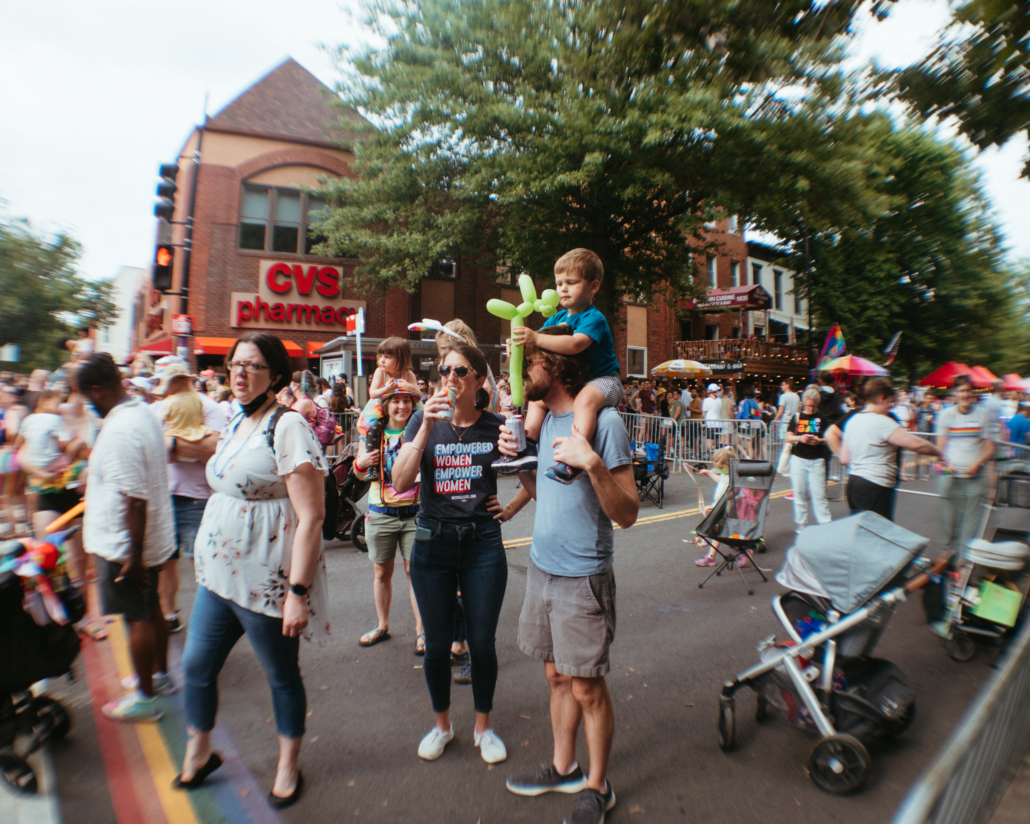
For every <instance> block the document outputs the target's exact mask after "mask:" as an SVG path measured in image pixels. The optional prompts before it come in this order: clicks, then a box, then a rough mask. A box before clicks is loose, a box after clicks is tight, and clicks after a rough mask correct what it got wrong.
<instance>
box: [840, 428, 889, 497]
mask: <svg viewBox="0 0 1030 824" xmlns="http://www.w3.org/2000/svg"><path fill="white" fill-rule="evenodd" d="M900 428H901V427H900V426H898V422H897V421H895V420H894V419H893V418H891V417H890V416H888V415H879V414H877V413H875V412H859V413H858V414H857V415H853V416H852V417H851V418H849V419H848V423H847V426H846V427H845V429H844V443H845V444H847V447H848V451H849V452H850V453H851V463H850V464H849V466H848V469H849V471H850V473H851V474H852V475H857V476H858V477H860V478H865V479H866V480H867V481H870V482H872V483H874V484H877V485H879V486H883V487H886V488H888V489H893V488H894V485H895V483H896V482H897V479H898V458H897V452H898V447H896V446H895V445H894V444H892V443H888V442H887V439H888V438H889V437H890V436H891V435H893V434H894V433H895V432H896V431H897V430H898V429H900Z"/></svg>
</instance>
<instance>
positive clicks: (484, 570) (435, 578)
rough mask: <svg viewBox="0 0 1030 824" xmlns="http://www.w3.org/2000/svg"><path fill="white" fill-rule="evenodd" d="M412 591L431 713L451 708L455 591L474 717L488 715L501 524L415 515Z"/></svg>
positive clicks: (504, 567)
mask: <svg viewBox="0 0 1030 824" xmlns="http://www.w3.org/2000/svg"><path fill="white" fill-rule="evenodd" d="M411 586H412V589H414V590H415V600H416V601H418V611H419V614H420V615H421V616H422V625H423V626H424V627H425V631H426V657H425V660H424V662H423V665H422V666H423V669H424V670H425V674H426V685H427V686H428V687H429V697H430V700H431V701H432V703H433V712H444V711H446V710H448V709H450V706H451V641H452V640H454V614H455V609H456V606H457V593H458V589H459V588H460V589H461V600H462V602H463V604H464V609H465V627H466V632H467V639H466V640H467V641H468V647H469V657H470V658H471V660H472V700H473V703H474V705H475V708H476V712H490V710H491V709H492V708H493V700H494V688H495V687H496V686H497V650H496V649H495V647H494V636H495V634H496V632H497V621H498V619H499V618H500V617H501V604H503V603H504V590H505V589H506V588H507V586H508V559H507V558H506V557H505V554H504V544H502V543H501V525H500V522H498V521H480V522H478V523H468V524H449V523H441V522H440V521H434V520H432V519H430V518H425V517H422V516H419V519H418V531H417V532H416V533H415V547H414V549H412V551H411Z"/></svg>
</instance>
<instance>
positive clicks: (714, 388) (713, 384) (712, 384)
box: [708, 383, 719, 392]
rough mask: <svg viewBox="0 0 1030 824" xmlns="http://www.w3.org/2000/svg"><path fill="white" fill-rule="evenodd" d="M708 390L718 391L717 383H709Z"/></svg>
mask: <svg viewBox="0 0 1030 824" xmlns="http://www.w3.org/2000/svg"><path fill="white" fill-rule="evenodd" d="M708 391H709V392H718V391H719V384H717V383H710V384H708Z"/></svg>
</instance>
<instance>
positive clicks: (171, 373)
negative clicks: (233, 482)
mask: <svg viewBox="0 0 1030 824" xmlns="http://www.w3.org/2000/svg"><path fill="white" fill-rule="evenodd" d="M157 367H158V370H157V379H158V383H157V386H156V387H155V388H154V394H155V395H158V396H161V397H166V396H167V395H170V394H174V393H175V392H179V391H186V392H196V390H195V389H194V388H193V377H192V376H191V375H190V374H189V367H188V366H187V364H186V361H184V360H183V359H182V358H178V357H175V356H174V355H172V356H169V357H167V358H161V360H159V361H158V362H157ZM196 395H197V397H199V398H200V402H201V404H202V405H203V407H204V425H205V426H207V427H208V429H211V430H213V432H212V434H210V435H208V436H207V437H206V438H204V439H203V440H200V441H193V442H191V441H186V440H180V439H177V438H170V437H166V438H165V444H166V446H167V450H168V451H167V455H168V489H169V490H170V491H171V494H172V512H173V514H174V517H175V551H174V552H173V553H172V555H171V557H170V558H169V559H168V560H167V561H165V563H164V566H163V567H162V568H161V576H160V578H161V580H160V584H159V585H158V595H159V597H160V601H161V612H162V614H163V615H164V617H165V620H166V621H167V622H168V631H169V632H178V631H179V630H181V629H182V627H183V624H182V622H181V621H180V620H179V610H178V608H177V607H176V596H177V595H178V592H179V556H180V554H181V555H183V556H185V557H186V558H189V559H190V563H191V564H192V561H193V543H194V541H196V539H197V530H198V529H199V528H200V521H201V519H202V518H203V517H204V508H205V507H206V506H207V499H208V498H210V497H211V487H209V486H208V485H207V475H206V471H207V470H206V467H207V462H208V460H209V459H210V458H211V456H212V455H214V454H215V447H216V446H217V445H218V433H219V432H221V431H222V430H223V429H224V428H225V424H226V420H225V413H224V412H223V411H222V407H221V406H219V404H218V403H216V402H215V401H213V400H212V399H211V398H210V397H208V396H207V395H205V394H204V393H203V392H196ZM164 404H165V401H164V400H159V401H158V402H157V403H154V404H153V405H152V406H151V407H150V411H151V412H153V413H154V415H155V416H157V419H158V421H160V422H161V425H162V427H167V423H166V422H165V420H164V417H163V416H162V412H163V411H164Z"/></svg>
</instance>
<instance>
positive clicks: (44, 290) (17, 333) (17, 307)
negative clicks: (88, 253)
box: [0, 220, 118, 371]
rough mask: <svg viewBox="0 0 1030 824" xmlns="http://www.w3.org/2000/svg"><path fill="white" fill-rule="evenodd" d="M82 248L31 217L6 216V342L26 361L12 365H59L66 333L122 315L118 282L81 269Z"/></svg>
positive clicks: (2, 249)
mask: <svg viewBox="0 0 1030 824" xmlns="http://www.w3.org/2000/svg"><path fill="white" fill-rule="evenodd" d="M80 251H81V250H80V247H79V244H78V243H77V242H76V241H75V240H73V239H72V238H71V237H69V236H68V235H66V234H58V235H56V236H55V237H52V238H47V237H44V236H43V235H42V234H40V233H39V232H37V231H35V230H34V229H33V227H32V226H31V225H30V224H29V223H28V222H27V221H10V220H3V221H0V307H2V315H3V329H2V330H0V343H14V344H17V345H18V346H19V347H20V348H21V361H20V362H19V363H18V364H5V366H6V367H7V368H15V369H18V370H19V371H25V370H26V369H36V368H42V369H51V370H52V369H55V368H56V367H57V366H59V365H60V364H61V363H63V362H64V361H65V360H66V358H65V357H64V356H62V353H61V351H60V350H59V349H58V348H57V342H58V340H59V339H60V338H61V337H73V336H74V330H75V328H76V327H78V326H83V325H91V324H95V325H98V326H103V325H108V324H110V323H112V322H113V321H114V320H115V319H116V318H117V316H118V310H117V308H116V307H115V305H114V303H113V302H112V300H111V292H112V288H113V285H112V283H110V282H106V281H100V282H97V281H89V280H86V279H84V278H82V277H80V276H79V275H78V274H76V272H75V264H76V261H77V260H78V259H79V255H80Z"/></svg>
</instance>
